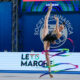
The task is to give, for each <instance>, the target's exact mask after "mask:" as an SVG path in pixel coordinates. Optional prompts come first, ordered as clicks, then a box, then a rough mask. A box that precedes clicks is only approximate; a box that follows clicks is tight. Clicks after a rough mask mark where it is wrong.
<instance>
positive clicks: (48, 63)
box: [44, 41, 53, 78]
mask: <svg viewBox="0 0 80 80" xmlns="http://www.w3.org/2000/svg"><path fill="white" fill-rule="evenodd" d="M49 49H50V42H48V41H44V50H49ZM45 57H46V61H47V66H50V59H49V54H48V52H45ZM48 69H49V72H51V68H50V67H49V68H48ZM49 75H50V77H51V78H52V77H53V75H52V74H51V73H50V74H49Z"/></svg>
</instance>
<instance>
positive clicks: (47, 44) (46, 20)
mask: <svg viewBox="0 0 80 80" xmlns="http://www.w3.org/2000/svg"><path fill="white" fill-rule="evenodd" d="M51 10H52V4H50V7H48V12H47V14H46V16H45V20H44V28H43V34H42V39H44V38H45V37H46V35H47V34H48V19H49V16H50V13H51ZM49 48H50V42H48V41H44V50H49ZM45 57H46V60H47V65H48V66H50V59H49V55H48V52H46V53H45ZM48 69H49V72H51V68H48ZM49 75H50V77H51V78H52V77H53V75H52V74H51V73H50V74H49Z"/></svg>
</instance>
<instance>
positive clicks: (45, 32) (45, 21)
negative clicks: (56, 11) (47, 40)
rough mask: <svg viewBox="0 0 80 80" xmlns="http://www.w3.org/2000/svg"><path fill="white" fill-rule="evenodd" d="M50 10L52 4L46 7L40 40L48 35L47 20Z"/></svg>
mask: <svg viewBox="0 0 80 80" xmlns="http://www.w3.org/2000/svg"><path fill="white" fill-rule="evenodd" d="M51 10H52V4H50V7H48V12H47V14H46V16H45V20H44V27H43V34H42V39H44V37H45V36H46V35H47V34H48V19H49V16H50V13H51Z"/></svg>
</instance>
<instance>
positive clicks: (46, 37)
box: [42, 4, 65, 78]
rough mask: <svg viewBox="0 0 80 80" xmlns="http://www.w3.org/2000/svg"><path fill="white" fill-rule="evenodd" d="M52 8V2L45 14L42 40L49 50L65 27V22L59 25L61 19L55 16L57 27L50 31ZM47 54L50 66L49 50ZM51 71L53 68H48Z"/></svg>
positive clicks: (45, 48)
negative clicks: (49, 21) (49, 20)
mask: <svg viewBox="0 0 80 80" xmlns="http://www.w3.org/2000/svg"><path fill="white" fill-rule="evenodd" d="M51 10H52V4H50V6H49V7H48V12H47V14H46V16H45V20H44V27H43V34H42V40H43V44H44V50H49V49H50V44H51V43H52V44H55V43H56V41H55V40H58V39H59V38H60V37H61V36H62V34H61V32H62V30H63V29H64V25H65V22H63V23H62V24H61V25H59V19H58V17H55V16H54V19H55V20H56V29H55V30H54V31H52V32H50V33H49V32H48V19H49V16H50V13H51ZM45 56H46V60H47V65H48V66H50V59H49V55H48V52H46V54H45ZM48 69H49V72H51V68H48ZM49 76H50V77H51V78H52V77H53V75H52V74H51V73H50V74H49Z"/></svg>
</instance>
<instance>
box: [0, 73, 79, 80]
mask: <svg viewBox="0 0 80 80" xmlns="http://www.w3.org/2000/svg"><path fill="white" fill-rule="evenodd" d="M39 76H40V74H27V73H0V80H80V74H54V78H49V76H48V75H46V76H43V77H41V78H39Z"/></svg>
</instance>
